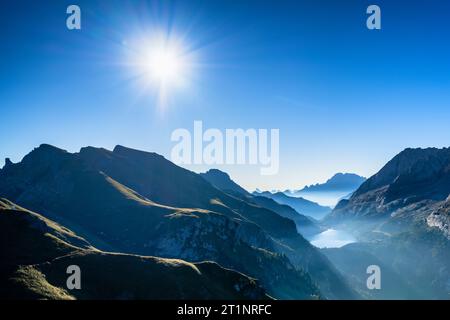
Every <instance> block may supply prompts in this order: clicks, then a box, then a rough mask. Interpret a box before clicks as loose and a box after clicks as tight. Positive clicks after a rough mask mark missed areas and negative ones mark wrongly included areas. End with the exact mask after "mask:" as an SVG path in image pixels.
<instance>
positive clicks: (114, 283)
mask: <svg viewBox="0 0 450 320" xmlns="http://www.w3.org/2000/svg"><path fill="white" fill-rule="evenodd" d="M338 177H339V176H338ZM353 178H354V177H353ZM353 178H352V179H353ZM347 191H348V190H347ZM449 195H450V148H444V149H436V148H428V149H406V150H404V151H402V152H401V153H399V154H398V155H397V156H395V157H394V158H393V159H392V160H390V161H389V162H388V163H387V164H386V165H385V166H384V167H383V168H381V170H380V171H379V172H378V173H376V174H375V175H374V176H372V177H370V178H369V179H367V180H366V181H365V182H363V183H362V184H361V185H360V186H358V187H357V188H356V190H353V191H351V196H349V197H348V199H343V200H341V201H340V202H339V203H338V204H337V205H336V207H334V208H333V209H330V208H326V207H325V208H324V207H320V206H319V205H318V204H317V203H313V202H311V201H308V200H305V199H301V198H295V197H289V196H287V195H285V194H283V193H249V192H247V191H246V190H245V189H244V188H242V187H241V186H239V185H238V184H237V183H236V182H234V181H233V180H232V179H231V177H230V176H229V175H228V174H227V173H225V172H222V171H219V170H216V169H212V170H209V171H208V172H205V173H201V174H197V173H194V172H191V171H189V170H186V169H183V168H181V167H179V166H177V165H175V164H173V163H172V162H170V161H168V160H166V159H165V158H164V157H162V156H160V155H158V154H156V153H151V152H144V151H139V150H134V149H130V148H126V147H123V146H116V147H115V148H114V150H112V151H110V150H106V149H102V148H94V147H86V148H82V149H81V150H80V152H78V153H69V152H67V151H65V150H62V149H59V148H56V147H54V146H51V145H46V144H43V145H41V146H39V147H38V148H36V149H34V150H33V151H31V152H30V153H29V154H27V155H26V156H25V157H24V158H23V159H22V161H20V162H18V163H12V162H11V161H9V160H8V161H6V163H5V166H4V167H3V168H2V169H1V170H0V198H1V200H0V230H1V232H0V237H1V250H0V258H1V259H0V298H6V299H272V298H275V299H359V298H363V299H449V293H450V232H449V222H450V196H449ZM308 206H310V207H308ZM311 206H312V208H315V209H318V208H324V210H325V209H327V210H328V212H329V213H326V212H325V211H324V212H323V213H322V214H326V216H325V217H324V218H323V219H322V220H321V221H320V222H319V221H317V220H316V219H314V218H312V217H310V215H311V214H308V213H311V211H308V208H309V210H312V209H311ZM326 228H332V229H335V230H345V231H346V232H349V233H351V234H352V235H353V236H354V237H355V238H356V239H357V240H358V242H356V243H351V244H347V245H345V246H343V247H340V248H327V249H319V248H316V247H314V246H313V245H311V244H310V243H309V242H308V241H307V240H306V239H305V237H308V239H309V237H310V236H311V235H314V234H317V233H319V232H322V231H324V230H325V229H326ZM69 265H78V266H80V268H81V269H82V274H83V280H82V283H83V289H82V290H79V291H76V290H69V289H67V288H66V286H65V281H66V279H67V273H66V268H67V266H69ZM371 265H377V266H379V267H380V269H381V272H382V273H381V274H382V282H381V283H382V288H381V289H380V290H370V289H368V288H367V285H366V280H367V277H368V275H367V272H366V269H367V267H368V266H371Z"/></svg>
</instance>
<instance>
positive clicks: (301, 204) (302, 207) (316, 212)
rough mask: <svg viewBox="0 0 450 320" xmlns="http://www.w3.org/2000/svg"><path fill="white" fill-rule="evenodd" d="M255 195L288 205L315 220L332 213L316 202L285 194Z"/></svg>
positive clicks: (261, 193)
mask: <svg viewBox="0 0 450 320" xmlns="http://www.w3.org/2000/svg"><path fill="white" fill-rule="evenodd" d="M253 194H254V195H260V196H264V197H267V198H271V199H274V200H275V201H277V202H278V203H281V204H285V205H288V206H290V207H292V208H294V209H295V210H296V211H297V212H299V213H301V214H303V215H306V216H310V217H313V218H314V219H321V218H323V217H324V216H325V215H327V214H328V213H330V212H331V208H330V207H326V206H321V205H319V204H318V203H316V202H313V201H309V200H306V199H304V198H302V197H290V196H288V195H286V194H284V193H283V192H276V193H271V192H268V191H265V192H260V193H257V192H254V193H253Z"/></svg>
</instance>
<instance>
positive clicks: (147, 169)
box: [0, 145, 356, 299]
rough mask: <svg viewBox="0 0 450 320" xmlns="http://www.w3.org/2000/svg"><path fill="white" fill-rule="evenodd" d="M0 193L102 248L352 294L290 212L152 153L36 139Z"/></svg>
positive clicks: (4, 175) (286, 286)
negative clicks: (75, 149)
mask: <svg viewBox="0 0 450 320" xmlns="http://www.w3.org/2000/svg"><path fill="white" fill-rule="evenodd" d="M0 196H2V197H5V198H8V199H10V200H12V201H14V202H15V203H17V204H18V205H21V206H23V207H26V208H29V209H31V210H33V211H35V212H39V213H41V214H42V215H44V216H45V217H47V218H49V219H51V220H53V221H55V222H57V223H59V224H62V225H64V226H67V227H68V228H70V229H71V230H73V231H74V232H76V234H78V235H80V236H82V237H83V238H85V239H87V240H88V241H89V242H90V243H91V244H92V245H93V246H95V247H97V248H99V249H101V250H105V251H106V250H107V251H114V252H122V253H127V254H139V255H146V256H147V255H151V256H158V257H164V258H176V259H183V260H187V261H205V260H208V261H215V262H217V263H219V264H220V265H222V266H223V267H226V268H230V269H233V270H237V271H240V272H242V273H244V274H247V275H249V276H251V277H254V278H256V279H258V280H259V281H260V283H261V285H262V286H263V287H264V288H265V289H266V290H267V292H268V293H269V294H270V295H271V296H273V297H275V298H284V299H312V298H317V297H325V298H352V297H355V296H356V295H355V294H354V292H353V291H352V290H351V289H350V288H349V287H348V286H347V284H346V282H345V281H344V280H343V278H342V277H341V275H340V274H339V273H338V272H337V271H336V270H335V269H334V268H333V266H332V265H331V264H330V262H329V261H328V259H327V258H326V257H325V256H323V255H322V254H321V253H320V252H319V251H318V250H317V249H316V248H314V247H313V246H311V245H310V244H309V242H308V241H306V240H305V239H304V238H303V237H302V236H301V235H300V234H298V233H297V230H296V225H295V223H294V222H293V221H292V220H291V219H288V218H286V217H283V216H281V215H280V214H278V213H276V212H274V211H272V210H269V209H267V208H264V207H262V206H260V205H257V204H255V203H252V202H249V201H247V200H245V199H243V198H239V197H236V196H233V195H231V194H228V193H226V192H223V191H221V190H219V189H218V188H216V187H214V186H213V185H212V184H210V183H209V182H207V181H206V180H205V179H204V178H202V177H201V176H200V175H198V174H195V173H193V172H191V171H188V170H185V169H182V168H180V167H178V166H176V165H174V164H173V163H171V162H170V161H168V160H166V159H164V157H162V156H160V155H158V154H155V153H149V152H143V151H138V150H133V149H129V148H126V147H122V146H117V147H116V148H114V150H113V151H108V150H105V149H101V148H93V147H87V148H82V149H81V150H80V152H79V153H68V152H66V151H64V150H61V149H58V148H55V147H53V146H50V145H41V146H40V147H39V148H36V149H35V150H33V151H32V152H31V153H29V154H28V155H27V156H25V157H24V158H23V160H22V161H21V162H19V163H15V164H11V165H9V166H8V167H6V168H4V169H2V170H0Z"/></svg>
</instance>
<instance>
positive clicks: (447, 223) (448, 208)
mask: <svg viewBox="0 0 450 320" xmlns="http://www.w3.org/2000/svg"><path fill="white" fill-rule="evenodd" d="M427 223H428V225H429V226H430V227H436V228H438V229H439V230H441V231H442V233H443V234H444V235H445V236H446V237H447V239H449V240H450V196H449V197H448V198H447V200H446V201H445V202H444V203H442V204H441V205H440V207H439V208H438V209H437V210H434V211H433V212H432V213H431V214H430V215H429V216H428V217H427Z"/></svg>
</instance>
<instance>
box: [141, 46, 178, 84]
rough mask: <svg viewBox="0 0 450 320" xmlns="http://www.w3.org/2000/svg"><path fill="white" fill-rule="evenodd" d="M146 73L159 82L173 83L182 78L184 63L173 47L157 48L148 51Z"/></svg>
mask: <svg viewBox="0 0 450 320" xmlns="http://www.w3.org/2000/svg"><path fill="white" fill-rule="evenodd" d="M146 67H147V70H146V71H147V72H148V73H149V75H150V76H151V77H152V78H155V79H156V80H158V81H160V82H164V83H167V82H174V81H177V80H179V79H180V78H181V77H183V74H184V71H185V70H184V67H185V66H184V61H183V57H182V54H181V53H180V52H177V48H175V47H166V46H164V47H159V48H158V47H157V48H152V49H151V50H150V53H149V56H148V64H147V66H146Z"/></svg>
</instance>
